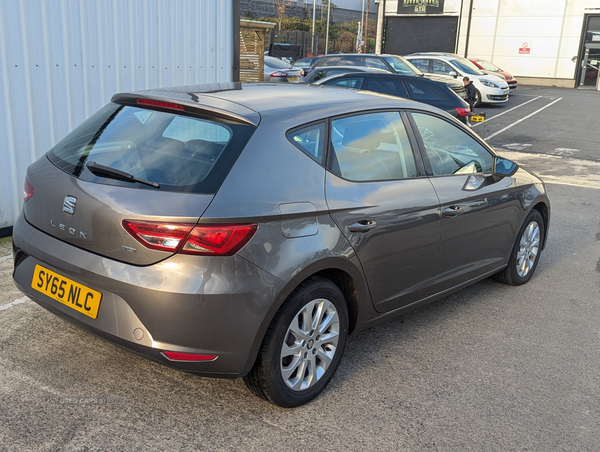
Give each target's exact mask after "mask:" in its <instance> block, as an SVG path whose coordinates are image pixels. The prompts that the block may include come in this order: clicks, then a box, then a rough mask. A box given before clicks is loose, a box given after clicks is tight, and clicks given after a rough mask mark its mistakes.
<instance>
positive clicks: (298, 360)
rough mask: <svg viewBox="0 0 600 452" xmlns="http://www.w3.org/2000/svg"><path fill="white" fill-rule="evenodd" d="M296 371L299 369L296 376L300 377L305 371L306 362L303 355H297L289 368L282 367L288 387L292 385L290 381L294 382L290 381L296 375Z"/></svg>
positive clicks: (282, 373) (282, 374)
mask: <svg viewBox="0 0 600 452" xmlns="http://www.w3.org/2000/svg"><path fill="white" fill-rule="evenodd" d="M296 369H298V372H297V374H296V376H298V375H300V372H301V370H303V369H304V360H303V359H302V356H301V355H295V356H294V359H293V360H292V362H291V363H290V364H289V365H288V366H286V367H283V366H282V367H281V376H282V377H283V379H284V380H285V381H286V383H287V384H288V385H289V384H290V381H292V380H290V378H291V376H292V375H293V374H294V372H295V371H296Z"/></svg>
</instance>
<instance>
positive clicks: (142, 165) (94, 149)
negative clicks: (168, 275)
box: [48, 103, 254, 193]
mask: <svg viewBox="0 0 600 452" xmlns="http://www.w3.org/2000/svg"><path fill="white" fill-rule="evenodd" d="M253 132H254V127H251V126H245V125H239V124H233V123H225V122H222V121H220V120H218V119H212V118H209V117H202V118H200V117H192V116H184V115H181V114H177V113H167V112H164V111H158V110H150V109H146V108H141V107H137V106H127V105H120V104H116V103H110V104H108V105H107V106H106V107H104V108H103V109H102V110H100V111H99V112H97V113H96V114H94V115H92V116H91V117H90V118H88V119H87V120H86V121H84V122H83V124H81V125H80V126H79V127H77V128H76V129H75V130H73V132H71V133H70V134H69V135H67V136H66V137H65V138H64V139H63V140H61V141H60V142H59V143H58V144H57V145H56V146H54V147H53V148H52V149H51V150H50V151H49V152H48V158H49V159H50V161H51V162H52V163H54V164H55V165H56V166H57V167H59V168H61V169H62V170H63V171H66V172H67V173H69V174H71V175H73V176H75V177H77V178H79V179H81V180H85V181H90V182H97V183H102V184H108V185H119V186H127V187H135V188H147V187H148V185H146V184H142V185H138V184H132V183H131V182H127V181H123V180H122V178H121V179H119V178H111V177H102V176H100V175H99V174H97V173H94V172H93V170H90V169H89V168H88V166H87V165H88V164H89V163H91V162H94V163H96V164H98V165H102V166H104V167H108V168H110V169H112V170H118V171H121V172H125V173H128V174H130V175H132V176H133V177H135V178H137V179H141V180H143V181H146V182H150V183H152V184H158V185H159V186H160V188H159V189H160V190H165V191H179V192H193V193H214V192H215V191H216V189H217V188H218V186H220V184H221V183H222V181H223V179H224V177H225V176H226V175H227V173H228V172H229V170H230V169H231V166H232V165H233V162H234V161H235V159H236V158H237V156H238V155H239V153H240V152H241V150H242V149H243V147H244V146H245V145H246V143H247V141H248V140H249V139H250V136H251V135H252V133H253ZM240 146H241V147H240ZM153 189H155V188H153Z"/></svg>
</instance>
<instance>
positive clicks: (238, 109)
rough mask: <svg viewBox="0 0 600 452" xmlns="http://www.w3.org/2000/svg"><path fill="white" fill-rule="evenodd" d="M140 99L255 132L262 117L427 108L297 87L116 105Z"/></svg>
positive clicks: (204, 88)
mask: <svg viewBox="0 0 600 452" xmlns="http://www.w3.org/2000/svg"><path fill="white" fill-rule="evenodd" d="M137 98H145V99H154V100H159V101H163V102H174V103H178V104H181V105H184V106H187V107H192V108H197V109H198V110H201V111H208V112H211V113H212V114H214V115H215V116H217V117H222V118H225V119H230V120H236V121H238V122H243V123H246V124H252V125H255V126H256V125H258V124H259V123H260V120H261V117H266V116H270V115H275V116H276V117H278V118H280V120H281V121H282V122H289V121H287V119H294V118H295V119H297V121H298V122H299V123H302V122H308V121H311V120H318V119H321V118H325V117H328V116H335V115H339V114H344V113H351V112H357V111H361V110H370V109H380V108H415V106H418V108H427V107H426V106H424V105H423V104H420V103H416V102H413V101H410V100H403V99H399V98H396V97H392V96H386V95H380V94H376V93H371V92H366V91H357V90H352V89H345V88H344V89H336V88H334V87H328V86H320V85H312V84H310V85H305V84H293V83H235V82H232V83H212V84H204V85H188V86H178V87H169V88H161V89H151V90H144V91H137V92H130V93H120V94H115V95H114V96H113V98H112V101H113V102H127V103H135V102H136V99H137ZM292 122H293V121H292Z"/></svg>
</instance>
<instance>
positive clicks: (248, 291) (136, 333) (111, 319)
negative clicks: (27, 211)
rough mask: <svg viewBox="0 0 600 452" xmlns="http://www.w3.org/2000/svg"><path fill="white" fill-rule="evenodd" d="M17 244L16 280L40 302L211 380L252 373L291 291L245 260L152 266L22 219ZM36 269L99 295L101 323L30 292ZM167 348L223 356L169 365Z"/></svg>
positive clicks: (182, 260) (179, 260)
mask: <svg viewBox="0 0 600 452" xmlns="http://www.w3.org/2000/svg"><path fill="white" fill-rule="evenodd" d="M13 247H14V252H15V260H14V262H15V268H14V273H13V278H14V281H15V283H16V284H17V286H18V287H19V289H20V290H21V291H22V292H23V293H25V294H26V295H27V296H28V297H30V298H31V299H32V300H34V301H35V302H36V303H38V304H39V305H41V306H43V307H44V308H46V309H48V310H50V311H52V312H54V313H55V314H57V315H58V316H60V317H62V318H64V319H66V320H68V321H70V322H71V323H73V324H75V325H77V326H79V327H80V328H83V329H85V330H87V331H89V332H91V333H93V334H96V335H98V336H100V337H103V338H105V339H107V340H109V341H111V342H113V343H115V344H117V345H120V346H122V347H125V348H127V349H129V350H131V351H134V352H137V353H141V354H143V355H145V356H146V357H148V358H151V359H154V360H157V361H159V362H161V363H162V364H165V365H168V366H170V367H174V368H177V369H180V370H184V371H188V372H194V373H198V374H201V375H206V376H212V377H225V378H236V377H239V376H242V375H244V374H245V373H247V372H248V371H249V370H250V368H251V366H252V364H253V362H254V357H253V356H251V354H252V353H253V352H252V350H256V349H257V347H255V345H256V343H257V341H262V337H260V336H259V330H260V327H261V324H262V323H263V321H264V319H265V316H266V315H267V312H268V310H269V308H270V307H271V304H272V303H273V300H275V298H276V294H278V293H279V292H280V291H281V290H282V289H283V288H284V286H285V285H284V283H283V282H281V281H279V280H278V279H276V278H275V277H273V276H272V275H270V274H268V273H266V272H264V271H262V270H261V269H259V268H258V267H256V266H255V265H254V264H251V263H250V262H248V261H246V260H245V259H243V258H241V257H239V256H231V257H223V258H217V259H215V258H211V259H210V260H209V259H207V258H202V257H198V256H181V255H175V256H172V257H170V258H168V259H166V260H164V261H162V262H160V263H158V264H155V265H151V266H147V267H136V266H133V265H129V264H125V263H122V262H118V261H114V260H110V259H107V258H103V257H101V256H98V255H95V254H93V253H90V252H88V251H85V250H82V249H79V248H76V247H73V246H71V245H68V244H66V243H64V242H61V241H60V240H57V239H55V238H53V237H51V236H49V235H47V234H45V233H43V232H41V231H39V230H37V229H36V228H34V227H32V226H31V225H30V224H29V223H27V222H26V220H25V219H24V218H23V215H21V216H20V217H19V218H18V220H17V222H16V223H15V226H14V230H13ZM36 264H38V265H41V266H43V267H45V268H47V269H49V270H51V271H53V272H55V273H58V274H59V275H62V276H64V277H66V278H69V279H71V280H74V281H75V282H77V283H79V284H83V285H85V286H87V287H89V288H91V289H94V290H97V291H99V292H101V293H102V301H101V303H100V308H99V311H98V316H97V318H96V319H92V318H90V317H87V316H86V315H84V314H82V313H80V312H77V311H75V310H74V309H72V308H71V307H69V306H67V305H65V304H63V303H60V302H58V301H55V300H54V299H52V298H50V297H48V296H46V295H44V294H42V293H40V292H38V291H36V290H34V289H32V288H31V282H32V277H33V272H34V268H35V266H36ZM253 346H254V347H253ZM163 351H174V352H182V353H194V354H207V355H217V359H215V360H214V361H209V362H177V361H169V360H168V359H167V358H166V357H164V356H163V355H162V354H161V352H163Z"/></svg>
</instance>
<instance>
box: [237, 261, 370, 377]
mask: <svg viewBox="0 0 600 452" xmlns="http://www.w3.org/2000/svg"><path fill="white" fill-rule="evenodd" d="M354 259H357V258H356V257H353V258H351V259H347V258H341V257H337V258H329V259H324V260H322V261H319V262H315V263H314V264H313V265H311V266H309V267H307V268H305V269H303V270H301V271H300V272H298V273H297V274H296V275H295V276H294V277H293V278H292V279H291V280H290V281H289V282H288V284H287V285H286V286H285V289H284V290H282V291H281V292H280V293H279V294H278V295H277V297H276V299H275V301H274V302H273V304H272V305H271V308H270V309H269V311H268V313H267V314H266V315H265V318H264V320H263V322H262V324H261V326H260V328H259V329H258V331H257V334H256V337H255V339H254V341H253V344H252V348H251V350H250V353H249V354H248V359H247V361H246V364H245V366H244V370H243V372H242V376H243V375H245V374H247V373H248V372H249V371H250V369H251V368H252V366H253V365H254V363H255V362H256V358H257V356H258V352H259V350H260V347H261V345H262V342H263V340H264V337H265V333H266V332H267V329H268V327H269V325H270V324H271V323H272V322H273V318H274V317H275V314H276V313H277V311H279V309H280V308H281V306H282V305H283V304H284V303H285V301H286V300H287V298H288V297H289V295H290V294H291V293H292V292H293V291H294V290H295V289H296V288H297V287H298V286H299V285H300V284H302V283H303V282H304V281H307V280H309V279H311V278H314V277H322V278H325V279H329V280H330V281H332V282H333V283H334V284H335V285H336V286H338V287H339V289H340V290H341V291H342V294H343V295H344V299H345V300H346V306H347V307H348V334H351V333H352V331H354V329H355V328H356V326H357V324H358V320H359V317H360V314H361V309H363V310H364V309H365V308H366V307H369V306H372V303H371V297H370V294H369V291H368V288H367V284H366V281H365V279H364V276H363V274H362V271H361V270H360V264H358V261H356V262H354V261H353V260H354ZM357 265H358V266H357Z"/></svg>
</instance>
